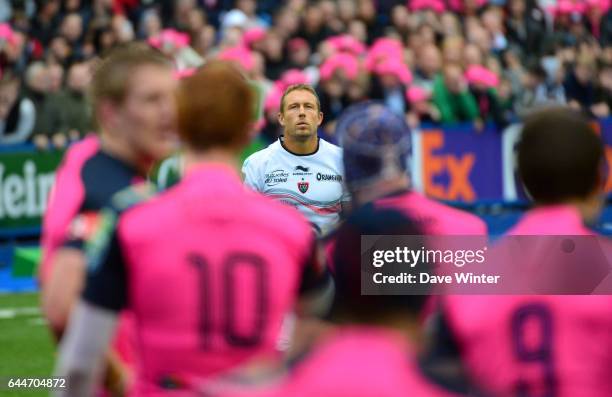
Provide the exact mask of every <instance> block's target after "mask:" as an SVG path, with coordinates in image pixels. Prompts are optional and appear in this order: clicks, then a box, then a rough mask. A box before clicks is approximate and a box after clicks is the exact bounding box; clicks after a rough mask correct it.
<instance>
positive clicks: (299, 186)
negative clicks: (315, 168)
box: [297, 182, 308, 194]
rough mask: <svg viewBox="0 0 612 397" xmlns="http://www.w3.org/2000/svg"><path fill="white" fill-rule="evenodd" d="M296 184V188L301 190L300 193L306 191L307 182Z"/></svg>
mask: <svg viewBox="0 0 612 397" xmlns="http://www.w3.org/2000/svg"><path fill="white" fill-rule="evenodd" d="M297 185H298V189H299V190H300V192H302V194H304V193H306V192H307V191H308V182H298V183H297Z"/></svg>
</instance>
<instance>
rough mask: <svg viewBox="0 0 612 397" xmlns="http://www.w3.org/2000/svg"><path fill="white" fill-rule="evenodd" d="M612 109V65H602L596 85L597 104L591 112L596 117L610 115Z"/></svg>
mask: <svg viewBox="0 0 612 397" xmlns="http://www.w3.org/2000/svg"><path fill="white" fill-rule="evenodd" d="M611 110H612V65H610V64H602V65H601V66H600V70H599V75H598V81H597V85H596V87H595V104H594V105H593V106H591V112H592V113H593V115H594V116H596V117H608V116H610V112H611Z"/></svg>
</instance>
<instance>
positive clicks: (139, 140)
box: [118, 65, 177, 161]
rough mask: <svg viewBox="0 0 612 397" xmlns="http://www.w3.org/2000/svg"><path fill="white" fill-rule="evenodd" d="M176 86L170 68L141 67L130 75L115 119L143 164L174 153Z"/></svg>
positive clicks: (156, 66)
mask: <svg viewBox="0 0 612 397" xmlns="http://www.w3.org/2000/svg"><path fill="white" fill-rule="evenodd" d="M176 87H177V81H176V79H174V77H173V75H172V70H171V69H170V68H166V67H162V66H158V65H142V66H139V67H137V68H135V69H134V70H133V71H132V73H131V77H130V82H129V87H128V91H127V94H126V97H125V99H124V101H123V103H122V104H121V107H120V109H119V111H118V113H119V118H118V119H119V123H120V124H121V130H122V131H125V133H126V134H127V141H128V143H129V145H130V146H131V148H132V149H133V150H134V151H136V152H137V153H138V155H139V156H140V157H142V158H143V160H145V161H158V160H161V159H162V158H164V157H167V156H168V155H169V154H171V153H172V151H174V150H176V146H177V135H176V106H175V90H176Z"/></svg>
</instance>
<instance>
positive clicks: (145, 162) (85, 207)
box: [39, 44, 177, 388]
mask: <svg viewBox="0 0 612 397" xmlns="http://www.w3.org/2000/svg"><path fill="white" fill-rule="evenodd" d="M175 89H176V81H175V79H174V78H173V75H172V64H171V63H170V62H169V61H168V60H167V59H166V58H165V57H164V56H163V55H162V54H161V53H159V52H157V51H155V50H152V49H150V48H149V47H147V46H145V45H138V44H132V45H128V46H126V47H124V48H119V49H117V50H115V51H113V52H112V53H110V54H109V56H108V57H107V58H106V59H104V60H103V61H101V63H100V65H99V67H98V68H97V70H96V72H95V75H94V78H93V81H92V85H91V90H92V92H91V94H92V95H91V97H92V100H93V111H94V114H95V117H96V120H97V121H98V127H99V136H93V135H92V136H89V137H87V138H85V139H84V140H83V141H81V142H79V143H77V144H75V145H74V146H73V147H71V148H70V149H69V150H68V152H67V153H66V155H65V157H64V160H63V162H62V165H61V167H60V169H59V171H58V173H57V180H56V183H55V186H54V188H53V193H52V194H51V197H50V200H49V205H48V207H47V211H46V212H45V216H44V220H43V234H42V247H43V262H42V264H41V268H40V273H39V277H40V283H41V286H42V307H43V312H44V314H45V317H46V318H47V320H48V323H49V326H50V328H51V329H52V331H53V333H54V334H55V336H56V337H57V339H58V340H59V339H60V338H61V336H62V334H63V332H64V328H65V327H66V325H67V321H68V318H69V315H70V312H71V310H72V307H73V306H74V305H75V304H76V302H77V301H78V296H79V294H80V292H81V290H82V288H83V283H84V279H85V258H84V255H83V242H84V241H85V240H87V239H88V238H90V237H91V235H92V233H94V232H95V230H96V229H97V225H98V224H99V222H100V221H101V219H102V217H101V213H100V211H101V209H102V208H103V207H104V206H106V205H107V204H108V203H109V201H110V199H111V197H112V196H113V195H114V194H115V193H117V192H118V191H121V190H123V189H125V188H126V187H128V186H130V185H133V184H138V183H142V182H143V181H144V179H145V177H146V174H147V172H148V170H149V168H150V167H151V165H152V164H153V162H155V161H158V160H160V159H161V158H163V157H165V156H167V155H168V154H169V153H171V151H172V150H173V149H174V147H175V146H176V141H177V139H176V132H175V113H176V109H175V104H174V91H175ZM128 317H129V316H128V315H127V314H124V320H123V321H122V322H121V326H120V328H119V331H118V337H117V338H116V339H115V343H114V350H113V352H114V353H118V356H119V357H118V358H119V359H120V361H119V360H115V359H114V357H115V354H114V353H109V357H111V358H113V359H112V362H113V363H114V365H113V366H111V367H110V368H111V369H115V370H113V371H110V372H109V380H110V379H111V378H114V379H115V380H114V381H111V382H110V383H113V384H114V386H113V387H115V386H116V387H119V388H121V387H122V386H121V383H122V381H121V379H120V378H118V379H117V377H118V376H119V375H120V371H119V372H118V371H117V370H118V368H119V367H120V366H119V364H120V363H121V362H123V364H126V363H127V364H129V363H130V361H132V357H131V356H132V354H131V350H132V349H131V345H130V343H129V340H130V338H129V329H130V327H129V320H128ZM111 374H114V375H111Z"/></svg>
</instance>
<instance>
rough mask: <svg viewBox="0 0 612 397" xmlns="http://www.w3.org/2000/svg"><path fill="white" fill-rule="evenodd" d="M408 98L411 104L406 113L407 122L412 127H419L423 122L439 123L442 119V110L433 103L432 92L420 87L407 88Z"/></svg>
mask: <svg viewBox="0 0 612 397" xmlns="http://www.w3.org/2000/svg"><path fill="white" fill-rule="evenodd" d="M406 99H407V100H408V104H409V106H410V108H409V111H408V113H407V114H406V122H407V123H408V125H409V126H410V128H418V127H419V126H420V124H421V123H429V124H432V123H437V122H439V121H440V112H439V111H438V109H437V108H436V107H435V106H434V105H433V104H432V103H431V92H429V91H427V90H425V89H423V88H421V87H418V86H414V87H410V88H409V89H408V90H406Z"/></svg>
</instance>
